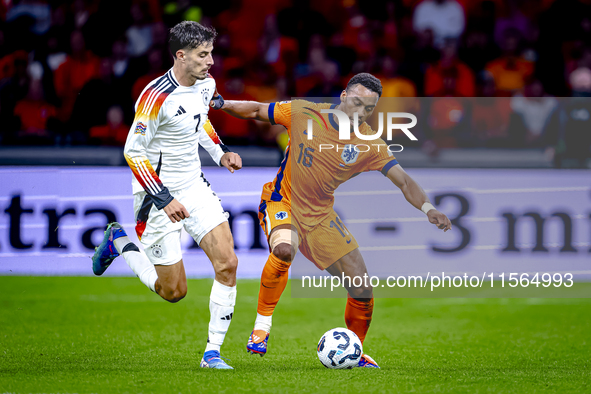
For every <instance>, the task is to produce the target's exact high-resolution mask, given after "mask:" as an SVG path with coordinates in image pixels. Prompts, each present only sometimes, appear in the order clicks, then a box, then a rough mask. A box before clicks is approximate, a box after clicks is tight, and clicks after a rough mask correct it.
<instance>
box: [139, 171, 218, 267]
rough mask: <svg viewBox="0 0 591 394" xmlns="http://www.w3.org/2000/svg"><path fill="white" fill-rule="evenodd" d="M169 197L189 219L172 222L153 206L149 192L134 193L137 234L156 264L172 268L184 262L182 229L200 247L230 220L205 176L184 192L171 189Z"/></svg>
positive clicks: (162, 211) (183, 190)
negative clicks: (172, 198) (207, 237)
mask: <svg viewBox="0 0 591 394" xmlns="http://www.w3.org/2000/svg"><path fill="white" fill-rule="evenodd" d="M170 194H171V195H172V196H173V197H174V198H175V199H176V200H178V201H179V202H180V203H181V204H183V205H184V206H185V208H186V209H187V211H189V217H188V218H186V219H183V220H182V221H181V222H176V223H173V222H171V221H170V219H169V218H168V215H166V213H165V212H164V209H162V210H158V209H157V208H156V207H155V206H154V204H152V202H151V199H150V197H149V196H148V195H147V194H146V192H139V193H136V194H134V201H133V209H134V213H135V218H136V233H137V235H138V238H139V239H140V241H141V243H142V245H143V247H144V250H145V252H146V255H147V256H148V258H149V259H150V261H151V262H152V264H154V265H172V264H176V263H178V262H179V261H181V259H182V253H181V229H182V228H183V227H184V228H185V230H186V231H187V232H188V233H189V235H191V237H193V239H194V240H195V242H197V244H200V243H201V240H202V239H203V237H204V236H205V235H206V234H207V233H209V232H210V231H211V230H213V229H214V228H215V227H217V226H219V225H220V224H221V223H223V222H225V221H227V220H228V218H227V216H226V213H225V212H224V209H223V208H222V204H221V203H220V199H219V198H218V197H217V196H216V195H215V193H214V192H213V191H212V190H211V188H210V187H209V184H208V183H207V181H206V180H205V179H204V178H203V177H200V178H199V179H198V180H197V181H196V182H195V183H194V184H192V185H191V186H189V187H187V188H185V189H182V190H175V191H172V190H171V191H170Z"/></svg>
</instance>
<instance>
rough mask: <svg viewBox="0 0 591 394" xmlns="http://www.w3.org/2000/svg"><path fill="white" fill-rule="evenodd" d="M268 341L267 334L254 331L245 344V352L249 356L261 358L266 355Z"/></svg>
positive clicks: (261, 331)
mask: <svg viewBox="0 0 591 394" xmlns="http://www.w3.org/2000/svg"><path fill="white" fill-rule="evenodd" d="M268 341H269V333H268V332H266V331H263V330H254V331H253V332H252V333H251V334H250V337H248V343H247V344H246V351H247V352H249V353H250V354H258V355H260V356H261V357H263V356H264V355H265V354H266V353H267V342H268Z"/></svg>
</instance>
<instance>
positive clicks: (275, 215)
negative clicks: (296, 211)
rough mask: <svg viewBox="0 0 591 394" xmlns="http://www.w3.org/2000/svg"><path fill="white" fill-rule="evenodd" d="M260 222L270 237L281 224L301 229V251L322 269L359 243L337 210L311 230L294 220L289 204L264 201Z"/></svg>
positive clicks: (299, 232) (299, 231) (261, 206)
mask: <svg viewBox="0 0 591 394" xmlns="http://www.w3.org/2000/svg"><path fill="white" fill-rule="evenodd" d="M259 223H260V225H261V227H262V228H263V231H264V232H265V235H266V236H267V239H268V238H269V235H270V234H271V231H273V229H274V228H275V227H277V226H279V225H280V224H293V225H294V226H295V227H296V228H297V231H298V238H299V250H300V252H302V254H303V255H304V257H306V258H307V259H308V260H310V261H311V262H313V263H314V264H315V265H316V266H317V267H318V268H319V269H321V270H325V269H326V268H328V267H330V266H331V265H333V264H334V263H335V262H337V260H339V259H340V258H341V257H343V256H345V255H346V254H348V253H350V252H352V251H353V250H355V249H357V248H358V247H359V245H358V244H357V241H356V240H355V237H354V236H353V235H352V234H351V233H350V232H349V230H348V229H347V227H345V225H344V224H343V222H342V221H341V219H340V218H339V217H338V215H337V213H336V212H335V211H332V212H331V213H330V215H329V216H327V217H326V218H325V219H324V220H322V221H321V222H320V223H319V224H318V225H316V226H315V227H314V228H313V229H312V230H307V231H306V230H302V229H301V228H300V226H298V224H297V222H296V221H295V220H294V221H292V219H291V206H290V204H287V203H284V202H282V201H279V202H277V201H266V200H262V201H261V204H260V205H259Z"/></svg>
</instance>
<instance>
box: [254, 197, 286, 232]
mask: <svg viewBox="0 0 591 394" xmlns="http://www.w3.org/2000/svg"><path fill="white" fill-rule="evenodd" d="M259 223H260V225H261V227H262V228H263V231H264V232H265V235H266V236H267V239H268V238H269V235H270V234H271V231H272V230H273V229H274V228H275V227H277V226H279V225H280V224H291V206H290V205H289V204H287V203H284V202H283V201H266V200H261V205H259Z"/></svg>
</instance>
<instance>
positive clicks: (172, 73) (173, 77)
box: [166, 67, 181, 88]
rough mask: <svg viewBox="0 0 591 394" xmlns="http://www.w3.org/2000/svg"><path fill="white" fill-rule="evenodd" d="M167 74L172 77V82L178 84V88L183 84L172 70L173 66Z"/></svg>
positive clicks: (169, 77)
mask: <svg viewBox="0 0 591 394" xmlns="http://www.w3.org/2000/svg"><path fill="white" fill-rule="evenodd" d="M166 76H167V77H168V79H170V82H171V83H172V84H173V85H174V86H176V87H177V88H178V87H179V86H181V84H180V83H179V81H177V80H176V77H175V76H174V72H173V71H172V67H171V68H170V70H168V72H167V73H166Z"/></svg>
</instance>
